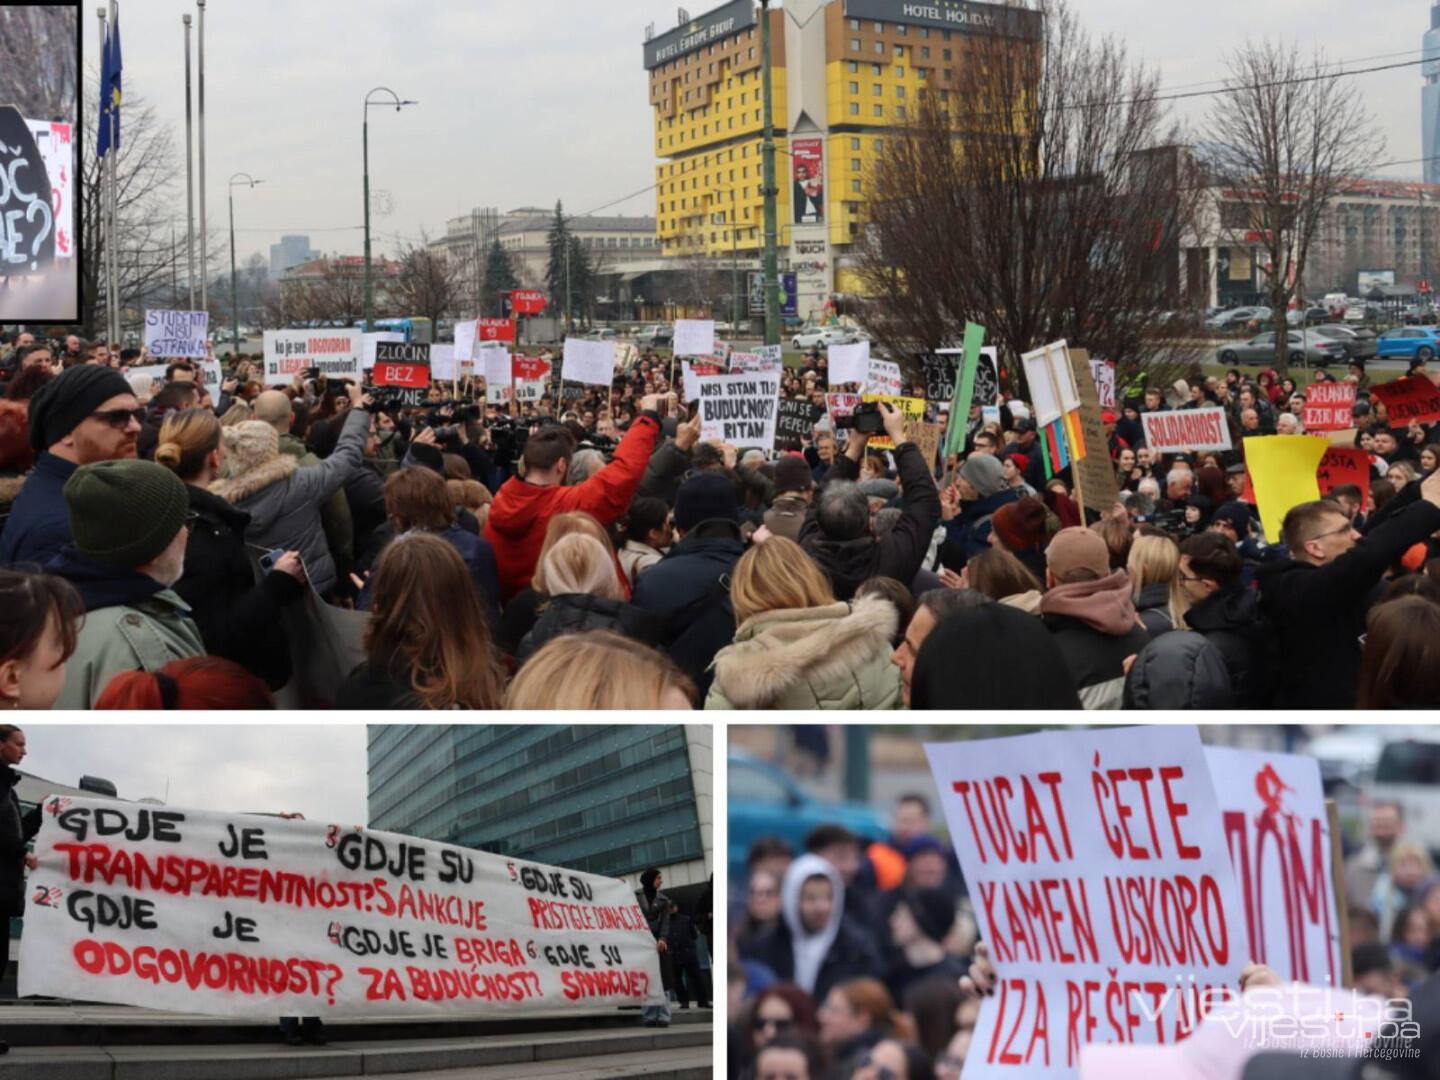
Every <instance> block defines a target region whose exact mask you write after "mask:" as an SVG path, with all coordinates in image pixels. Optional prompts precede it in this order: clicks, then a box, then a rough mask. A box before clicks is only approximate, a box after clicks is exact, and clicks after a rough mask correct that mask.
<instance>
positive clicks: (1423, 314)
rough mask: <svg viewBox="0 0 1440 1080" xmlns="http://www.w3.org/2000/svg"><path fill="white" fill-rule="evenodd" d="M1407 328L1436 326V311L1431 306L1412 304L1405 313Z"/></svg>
mask: <svg viewBox="0 0 1440 1080" xmlns="http://www.w3.org/2000/svg"><path fill="white" fill-rule="evenodd" d="M1404 316H1405V325H1406V326H1434V325H1435V322H1436V317H1435V309H1434V307H1432V306H1431V305H1429V304H1411V305H1410V306H1409V307H1407V308H1406V309H1405V311H1404Z"/></svg>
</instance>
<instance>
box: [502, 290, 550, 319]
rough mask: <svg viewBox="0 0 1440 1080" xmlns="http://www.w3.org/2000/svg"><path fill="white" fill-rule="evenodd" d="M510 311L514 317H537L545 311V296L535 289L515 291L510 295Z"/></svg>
mask: <svg viewBox="0 0 1440 1080" xmlns="http://www.w3.org/2000/svg"><path fill="white" fill-rule="evenodd" d="M510 310H511V311H512V312H514V313H515V314H516V315H539V314H540V313H541V312H542V311H544V310H545V294H544V293H543V292H539V291H538V290H536V289H516V290H515V291H514V292H512V293H511V294H510Z"/></svg>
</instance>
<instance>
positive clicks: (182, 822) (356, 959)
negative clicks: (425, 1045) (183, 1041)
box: [20, 796, 663, 1018]
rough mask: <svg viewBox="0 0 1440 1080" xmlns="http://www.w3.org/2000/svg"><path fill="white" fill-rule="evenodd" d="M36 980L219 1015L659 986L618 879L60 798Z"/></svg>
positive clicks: (545, 1008)
mask: <svg viewBox="0 0 1440 1080" xmlns="http://www.w3.org/2000/svg"><path fill="white" fill-rule="evenodd" d="M43 805H44V811H43V818H44V824H43V825H42V827H41V830H40V833H39V835H38V837H37V838H36V841H35V854H36V855H37V856H38V858H39V868H38V869H37V870H36V871H34V872H32V873H31V875H30V877H29V880H28V881H27V883H26V899H27V905H26V911H25V935H24V938H23V939H22V942H21V947H20V994H21V995H22V996H23V995H30V994H48V995H53V996H56V997H64V998H74V999H79V1000H85V1001H104V1002H112V1003H115V1004H120V1005H143V1006H148V1007H150V1008H160V1009H173V1010H180V1011H185V1012H202V1013H210V1014H214V1015H218V1016H249V1017H275V1016H281V1015H305V1016H320V1017H324V1018H329V1017H338V1016H354V1017H367V1016H445V1015H451V1016H453V1015H514V1014H517V1013H538V1012H555V1011H563V1010H565V1009H567V1008H578V1007H594V1006H596V1005H616V1006H619V1005H632V1006H633V1005H641V1004H644V1003H645V1002H646V1001H647V1000H652V999H653V1000H657V1001H658V1000H659V999H660V996H661V994H662V993H663V991H662V990H661V982H660V971H659V963H658V958H657V953H656V949H655V939H654V937H653V936H652V935H651V933H650V930H649V928H648V926H647V925H646V922H645V917H644V915H643V914H642V912H641V911H640V908H639V906H638V905H637V904H636V902H635V896H634V894H633V893H632V892H631V891H630V890H629V889H628V888H627V887H626V886H625V884H624V883H623V882H621V881H618V880H616V879H613V878H605V877H599V876H596V875H593V874H582V873H578V872H574V871H569V870H561V869H558V868H556V867H551V866H542V865H537V864H534V863H528V862H522V861H519V860H514V859H506V858H503V857H501V856H499V855H491V854H487V853H485V852H481V851H474V850H471V849H468V848H460V847H453V846H451V845H448V844H438V843H433V842H431V841H428V840H418V839H415V838H413V837H409V836H400V835H398V834H395V833H387V832H375V831H371V830H368V829H362V828H360V827H358V826H345V825H325V824H319V823H310V822H305V821H298V820H284V819H280V818H269V817H262V816H256V815H251V814H223V813H215V812H210V811H195V810H181V809H177V808H174V807H168V806H145V805H138V804H135V803H118V802H109V801H102V800H96V799H72V798H68V797H64V796H50V797H48V798H46V799H45V801H44V804H43Z"/></svg>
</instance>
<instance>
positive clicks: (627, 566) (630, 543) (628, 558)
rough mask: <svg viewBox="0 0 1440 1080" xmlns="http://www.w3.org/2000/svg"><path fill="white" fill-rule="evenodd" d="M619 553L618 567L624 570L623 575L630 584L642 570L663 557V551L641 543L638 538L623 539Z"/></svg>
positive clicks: (647, 568)
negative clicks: (623, 542) (623, 543)
mask: <svg viewBox="0 0 1440 1080" xmlns="http://www.w3.org/2000/svg"><path fill="white" fill-rule="evenodd" d="M619 554H620V568H621V569H622V570H624V571H625V576H626V577H627V578H629V579H630V581H631V583H632V584H633V583H634V582H635V581H636V580H637V579H638V578H639V577H640V572H641V571H642V570H649V569H650V567H652V566H654V565H655V564H656V563H658V562H659V561H660V560H661V559H663V558H664V557H665V555H664V553H663V552H660V551H656V550H655V549H654V548H653V547H651V546H650V545H649V544H642V543H640V541H638V540H627V541H625V546H624V547H623V548H621V549H620V553H619Z"/></svg>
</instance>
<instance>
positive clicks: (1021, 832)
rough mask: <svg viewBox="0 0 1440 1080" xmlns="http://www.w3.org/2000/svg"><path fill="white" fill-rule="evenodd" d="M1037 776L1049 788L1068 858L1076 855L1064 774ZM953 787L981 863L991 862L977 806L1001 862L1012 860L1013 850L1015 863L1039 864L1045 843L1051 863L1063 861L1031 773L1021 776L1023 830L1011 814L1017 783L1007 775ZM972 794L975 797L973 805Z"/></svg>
mask: <svg viewBox="0 0 1440 1080" xmlns="http://www.w3.org/2000/svg"><path fill="white" fill-rule="evenodd" d="M1036 779H1037V780H1039V781H1040V783H1041V784H1042V785H1043V786H1044V787H1047V788H1049V790H1050V803H1051V807H1052V809H1053V811H1054V816H1055V825H1056V828H1057V830H1058V832H1059V834H1060V840H1061V846H1062V847H1063V848H1064V850H1065V858H1067V859H1070V858H1074V852H1073V850H1072V849H1071V847H1070V827H1069V825H1068V824H1067V823H1066V821H1065V808H1064V805H1063V804H1062V803H1061V801H1060V781H1061V774H1060V773H1058V772H1048V773H1041V774H1039V776H1038V777H1036ZM951 786H952V787H953V788H954V790H955V793H956V794H957V795H959V796H960V797H961V799H962V800H963V801H964V804H965V813H966V815H967V816H968V817H969V819H970V831H971V833H972V834H973V836H974V838H975V847H976V849H977V851H978V852H979V853H980V861H981V862H988V861H989V857H988V856H987V854H986V845H985V844H984V843H982V842H981V836H980V827H979V826H978V825H977V824H976V822H975V808H976V807H978V808H979V811H980V821H981V824H983V826H984V828H985V836H986V837H988V838H989V841H990V847H989V850H990V852H991V853H992V854H994V856H995V857H996V859H998V860H999V861H1000V862H1001V863H1008V862H1009V861H1010V853H1011V851H1012V850H1013V852H1014V855H1015V861H1016V862H1020V863H1038V862H1039V861H1040V857H1039V856H1040V845H1041V843H1042V842H1043V844H1044V847H1045V850H1046V851H1048V852H1049V856H1050V860H1051V861H1052V862H1059V861H1060V858H1061V856H1060V851H1059V850H1058V849H1057V848H1056V845H1055V838H1054V836H1053V835H1052V833H1051V825H1050V822H1049V821H1048V820H1047V819H1046V816H1045V808H1044V805H1043V803H1042V800H1041V798H1040V796H1039V794H1038V793H1037V792H1036V790H1035V785H1034V784H1033V783H1032V782H1031V779H1030V777H1029V776H1028V775H1023V774H1022V775H1021V777H1020V793H1021V800H1022V809H1023V811H1024V814H1025V822H1024V827H1023V829H1017V828H1016V827H1015V824H1014V820H1013V819H1012V817H1011V812H1010V804H1011V802H1012V801H1013V798H1014V795H1015V785H1014V783H1012V782H1011V781H1010V779H1009V778H1008V777H1004V776H997V777H993V778H991V779H989V780H977V781H975V782H974V783H972V782H971V781H969V780H957V781H955V782H954V783H953V784H952V785H951ZM972 795H973V796H974V804H973V805H972V802H971V796H972Z"/></svg>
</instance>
